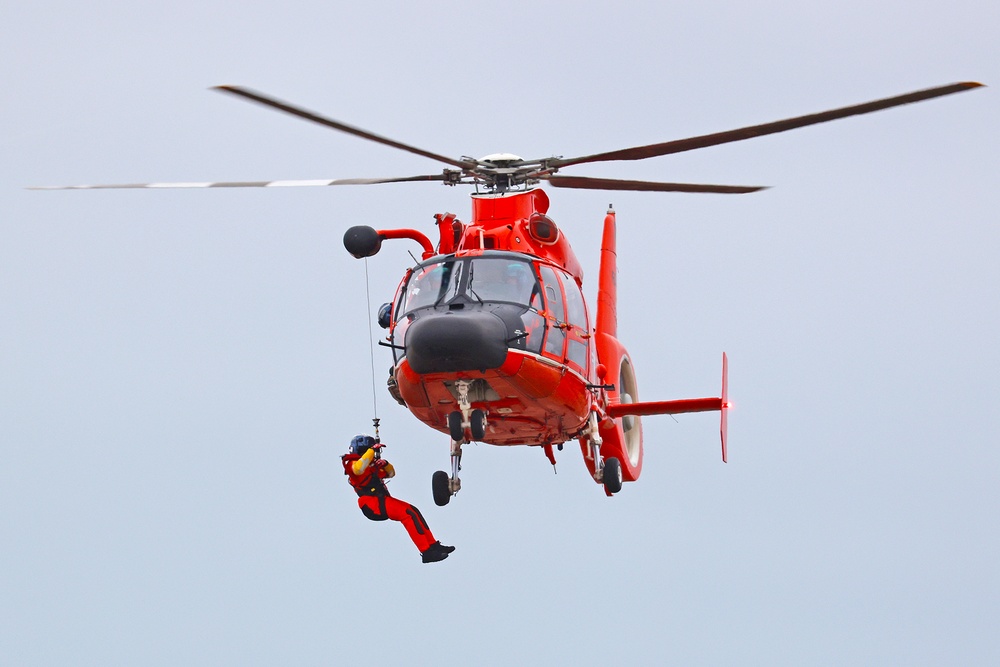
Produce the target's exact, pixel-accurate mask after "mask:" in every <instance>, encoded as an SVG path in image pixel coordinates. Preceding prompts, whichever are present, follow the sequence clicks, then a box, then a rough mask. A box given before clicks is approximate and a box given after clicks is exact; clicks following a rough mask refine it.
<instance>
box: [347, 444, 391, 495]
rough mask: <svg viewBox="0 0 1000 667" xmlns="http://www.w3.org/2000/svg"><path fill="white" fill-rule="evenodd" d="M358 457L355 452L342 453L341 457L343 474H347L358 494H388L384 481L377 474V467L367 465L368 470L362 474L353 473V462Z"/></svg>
mask: <svg viewBox="0 0 1000 667" xmlns="http://www.w3.org/2000/svg"><path fill="white" fill-rule="evenodd" d="M360 458H361V457H360V456H359V455H357V454H344V455H343V456H342V457H341V462H342V463H343V464H344V474H345V475H347V480H348V481H349V482H350V483H351V486H353V487H354V490H355V491H356V492H357V494H358V496H360V497H364V496H375V497H376V498H378V497H383V496H388V495H389V489H387V488H385V482H383V481H382V477H381V476H380V475H379V468H376V467H375V466H368V470H366V471H365V472H364V474H362V475H355V474H354V471H353V470H351V467H352V466H353V465H354V462H355V461H357V460H358V459H360Z"/></svg>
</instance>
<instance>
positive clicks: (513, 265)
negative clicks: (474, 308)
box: [401, 257, 542, 313]
mask: <svg viewBox="0 0 1000 667" xmlns="http://www.w3.org/2000/svg"><path fill="white" fill-rule="evenodd" d="M460 295H463V296H465V297H466V298H467V299H469V300H470V301H473V302H479V303H483V302H502V303H514V304H518V305H521V306H523V307H525V308H534V309H536V310H541V307H542V305H541V288H540V287H539V285H538V279H537V278H536V277H535V271H534V269H533V267H532V265H531V262H530V261H528V260H526V259H518V258H514V257H476V258H468V257H467V258H461V259H454V258H453V259H448V260H445V261H443V262H437V263H435V264H428V265H426V266H423V267H420V268H419V269H417V270H416V271H414V272H413V275H412V276H411V277H410V280H409V282H408V283H407V285H406V292H405V300H404V302H403V304H402V309H401V311H402V312H403V313H410V312H413V311H414V310H417V309H419V308H427V307H431V306H437V305H441V304H447V303H450V302H451V301H452V300H453V299H454V298H455V297H457V296H460Z"/></svg>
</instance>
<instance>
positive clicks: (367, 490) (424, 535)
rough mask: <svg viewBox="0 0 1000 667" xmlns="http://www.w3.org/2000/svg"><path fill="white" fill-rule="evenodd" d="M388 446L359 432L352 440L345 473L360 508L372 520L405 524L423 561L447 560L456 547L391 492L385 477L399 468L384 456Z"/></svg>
mask: <svg viewBox="0 0 1000 667" xmlns="http://www.w3.org/2000/svg"><path fill="white" fill-rule="evenodd" d="M384 446H385V445H383V444H382V443H381V442H380V441H379V440H378V439H376V438H373V437H372V436H370V435H365V434H361V435H356V436H354V438H353V439H351V446H350V451H349V452H348V453H347V454H344V455H343V456H342V457H341V462H342V463H343V465H344V474H345V475H347V480H348V481H349V482H350V483H351V486H352V487H354V490H355V491H356V492H357V494H358V507H360V508H361V512H362V514H364V515H365V516H366V517H368V518H369V519H371V520H372V521H385V520H386V519H392V520H393V521H399V522H400V523H402V524H403V526H404V527H405V528H406V532H407V533H408V534H409V535H410V539H411V540H413V544H415V545H416V547H417V549H418V550H419V551H420V558H421V560H422V561H423V562H425V563H434V562H436V561H439V560H444V559H445V558H447V557H448V554H450V553H451V552H452V551H454V550H455V547H449V546H445V545H443V544H441V543H440V542H439V541H438V540H436V539H434V535H433V534H432V533H431V529H430V528H429V527H428V525H427V522H426V521H425V520H424V517H423V515H422V514H421V513H420V510H418V509H417V508H416V507H414V506H413V505H411V504H409V503H407V502H405V501H402V500H399V499H398V498H393V497H392V496H391V495H389V490H388V489H387V488H386V486H385V480H386V479H389V478H392V477H394V476H395V475H396V471H395V470H394V469H393V467H392V464H391V463H389V462H388V461H386V460H385V459H383V458H382V456H381V450H382V448H383V447H384Z"/></svg>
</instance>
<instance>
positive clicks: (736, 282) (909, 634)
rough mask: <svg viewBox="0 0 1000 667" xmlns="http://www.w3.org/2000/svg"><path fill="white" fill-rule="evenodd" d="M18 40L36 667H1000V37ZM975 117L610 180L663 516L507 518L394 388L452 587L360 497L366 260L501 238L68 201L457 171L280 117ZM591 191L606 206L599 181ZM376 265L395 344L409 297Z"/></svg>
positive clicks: (430, 187)
mask: <svg viewBox="0 0 1000 667" xmlns="http://www.w3.org/2000/svg"><path fill="white" fill-rule="evenodd" d="M874 5H875V6H873V3H871V2H843V3H825V4H824V3H821V4H820V5H819V6H817V4H816V3H792V2H780V1H779V2H767V3H759V4H755V5H754V6H752V7H751V6H749V5H746V4H744V3H727V2H707V3H698V4H697V5H694V4H693V3H673V4H670V5H662V4H661V3H595V4H580V3H569V2H563V3H560V2H536V3H531V4H518V3H508V4H506V5H496V4H494V5H486V4H482V5H480V4H476V3H458V2H441V3H434V4H433V5H428V6H418V3H368V4H367V5H364V6H362V4H361V3H339V2H325V3H320V2H315V3H303V2H290V3H283V4H281V3H277V4H276V3H270V4H267V5H254V6H251V7H238V6H236V5H233V4H232V3H222V2H216V1H215V0H209V1H207V2H197V3H194V2H187V1H181V2H174V3H169V4H163V3H156V4H147V3H135V2H131V3H125V2H121V3H119V2H97V3H92V4H87V5H84V4H80V3H69V2H64V3H60V2H44V1H43V2H38V3H32V4H28V3H20V4H16V3H6V4H5V5H3V6H2V7H0V31H2V37H3V39H2V44H3V45H4V49H3V54H4V57H3V58H2V59H0V127H2V128H3V132H2V133H0V233H2V242H0V308H2V311H0V312H2V313H3V318H2V319H0V662H3V663H4V664H14V665H55V664H77V665H89V664H94V665H97V664H101V665H106V664H153V665H158V664H163V665H177V664H240V665H254V664H260V665H273V664H347V663H348V662H357V661H360V660H364V659H368V658H370V657H372V656H377V658H378V659H379V660H380V662H382V663H384V664H390V665H395V664H441V662H442V661H444V660H448V661H450V662H454V663H456V664H512V663H519V664H581V665H590V664H615V663H618V662H620V661H621V660H622V659H623V658H629V659H631V660H632V661H633V662H634V663H635V664H663V663H666V662H672V663H675V664H848V663H851V664H858V663H860V664H942V663H945V662H948V663H958V664H986V663H991V662H996V661H997V660H998V659H1000V640H998V639H997V635H996V627H997V622H998V621H1000V579H998V575H997V571H996V563H997V561H998V558H1000V543H998V537H997V530H996V525H997V510H998V498H997V491H996V488H997V479H998V473H1000V453H998V449H997V447H996V444H997V438H996V436H995V429H996V416H997V409H996V402H997V391H996V378H997V377H998V374H1000V353H998V350H997V345H996V343H997V340H998V338H1000V312H998V305H997V304H998V291H1000V287H998V286H1000V268H998V264H997V255H998V249H1000V248H998V242H1000V231H998V226H997V217H998V216H997V211H998V203H1000V201H998V200H1000V187H998V186H1000V178H998V175H1000V158H998V155H1000V150H998V149H1000V130H998V129H997V128H998V124H997V120H998V118H1000V113H998V103H997V93H996V91H997V89H998V86H1000V8H998V5H997V4H996V3H991V2H985V1H981V2H974V1H964V0H959V1H957V2H948V3H929V2H918V3H913V2H896V1H892V2H879V3H874ZM961 80H979V81H982V82H983V83H986V84H988V85H991V86H992V87H988V88H984V89H980V90H976V91H972V92H967V93H962V94H959V95H955V96H951V97H947V98H944V99H940V100H932V101H929V102H924V103H921V104H918V105H913V106H908V107H904V108H901V109H895V110H889V111H884V112H880V113H877V114H874V115H871V116H866V117H862V118H855V119H847V120H842V121H837V122H834V123H830V124H827V125H823V126H817V127H814V128H807V129H802V130H797V131H794V132H791V133H787V134H784V135H777V136H773V137H765V138H760V139H755V140H750V141H746V142H742V143H740V144H734V145H730V146H721V147H716V148H711V149H706V150H702V151H697V152H694V153H690V154H683V155H676V156H668V157H663V158H656V159H652V160H647V161H644V162H637V163H620V164H616V163H608V164H598V165H584V166H580V167H578V168H574V169H573V170H572V173H573V174H580V175H590V176H606V177H612V178H640V179H649V180H677V181H691V182H710V183H733V184H761V185H771V186H774V188H773V189H771V190H767V191H765V192H762V193H758V194H753V195H744V196H711V195H666V194H646V193H601V192H575V191H567V190H550V191H549V195H550V197H551V199H552V208H551V210H550V213H551V215H552V217H553V218H554V219H555V220H556V221H557V222H558V223H559V224H560V225H561V226H562V228H563V230H564V231H566V233H568V234H569V236H570V238H571V240H572V241H573V244H574V248H575V250H576V253H577V255H578V256H579V257H580V259H581V261H582V262H583V264H584V269H585V272H586V273H587V277H588V280H586V281H585V291H586V292H587V294H588V296H589V297H590V298H592V297H593V291H594V281H593V278H594V276H595V275H596V269H597V259H598V258H597V254H598V253H597V249H598V246H599V240H600V222H601V220H602V217H603V214H604V210H605V208H606V206H607V204H608V203H609V202H613V203H614V205H615V208H616V210H617V211H618V220H619V256H620V258H619V262H620V270H621V273H620V281H619V284H620V287H621V289H622V291H623V293H622V294H621V303H620V308H619V313H620V327H619V328H620V334H621V337H622V339H623V340H624V342H625V344H626V345H627V346H628V348H629V350H630V352H631V354H632V357H633V359H634V361H635V362H636V364H637V374H638V381H639V387H640V394H641V396H642V398H643V399H645V400H654V399H670V398H682V397H689V396H690V397H694V396H709V395H716V392H717V391H718V382H719V372H720V357H721V352H722V351H723V350H725V351H727V352H728V353H729V357H730V383H731V384H730V391H731V397H732V400H733V402H734V403H735V409H734V410H733V412H732V413H731V418H730V433H729V435H730V445H729V454H730V463H729V464H727V465H723V464H722V462H721V461H720V456H719V446H718V439H717V435H716V432H717V418H716V416H714V415H691V416H685V417H679V418H678V421H677V422H674V421H673V420H671V419H670V418H669V417H660V418H646V419H644V420H643V426H644V432H645V441H646V462H645V466H644V469H643V475H642V479H641V480H640V481H639V482H638V483H636V484H631V485H626V487H625V489H624V490H623V492H622V493H621V494H620V495H619V496H617V497H615V498H613V499H608V498H606V497H605V496H604V494H603V492H602V490H601V488H600V487H599V486H597V485H596V484H594V483H593V482H592V481H591V480H590V479H589V478H588V476H587V474H586V471H585V469H584V466H583V464H582V462H581V460H580V454H579V447H578V446H577V445H575V444H569V445H567V447H566V450H565V451H563V452H561V453H560V454H559V456H558V459H559V466H558V475H553V474H552V470H551V467H550V466H549V465H548V463H547V461H546V460H545V457H544V456H543V455H542V453H541V452H540V451H537V450H535V449H527V448H514V449H500V448H493V447H488V446H485V445H480V446H472V447H468V448H467V451H466V455H465V458H464V461H463V463H464V469H463V490H462V492H461V493H460V494H459V495H458V496H457V497H456V498H455V499H454V500H453V501H452V503H451V504H450V505H449V506H448V507H446V508H437V507H435V506H434V505H433V502H432V500H431V494H430V476H431V473H432V472H433V471H434V470H437V469H442V468H445V467H446V465H447V463H448V458H447V442H446V436H444V435H441V434H437V433H435V432H431V431H429V430H428V429H426V428H424V427H423V426H422V425H421V424H420V423H419V422H417V420H416V419H414V418H413V417H412V416H410V415H409V413H407V412H406V411H405V410H403V409H402V408H399V407H397V406H396V405H395V404H394V403H392V401H391V400H390V399H389V396H388V394H387V393H386V392H385V391H384V389H383V388H382V382H383V374H384V372H385V368H387V367H388V365H389V356H388V355H387V354H386V353H385V351H384V350H377V351H376V355H377V357H376V363H375V365H376V369H377V372H378V382H379V388H378V393H377V397H378V407H379V415H380V417H381V418H382V422H383V429H382V435H383V437H384V439H385V441H386V442H387V443H388V444H389V448H388V449H387V450H386V455H387V456H388V457H389V458H390V459H391V460H392V461H393V463H394V465H395V466H396V469H397V471H398V473H399V474H398V477H397V479H396V480H394V481H393V482H392V486H391V490H392V492H393V493H394V494H395V495H398V496H400V497H402V498H404V499H406V500H409V501H412V502H413V503H415V504H416V505H417V506H419V507H420V508H421V509H422V510H423V512H424V514H425V516H426V518H427V520H428V522H429V524H430V525H431V527H432V528H433V529H434V531H435V533H436V534H437V535H438V536H439V537H440V538H441V539H442V540H443V541H445V542H447V543H451V544H455V545H456V546H457V547H458V551H456V552H455V554H454V555H453V557H452V558H450V559H448V560H447V561H445V562H444V563H440V564H436V565H422V564H421V563H420V560H419V556H418V555H417V554H416V552H415V550H414V549H413V547H412V545H411V544H410V543H409V541H408V540H407V538H406V535H405V533H404V531H403V530H402V528H400V527H399V526H397V525H385V524H374V523H371V522H369V521H367V520H366V519H364V517H363V516H362V515H361V514H360V512H358V510H357V507H356V502H355V498H354V495H353V493H352V492H351V490H350V488H349V487H348V486H347V484H346V482H345V480H344V479H343V476H342V474H341V473H340V472H339V455H340V454H341V453H342V452H343V451H344V449H345V448H346V445H347V442H348V440H349V438H350V437H351V436H352V435H353V434H354V433H356V432H359V431H365V430H368V429H369V428H370V419H371V412H372V395H371V377H370V372H369V356H368V354H369V348H368V340H367V337H368V325H367V322H366V317H367V316H368V315H367V313H366V311H365V296H364V290H363V284H364V264H363V263H361V262H358V261H355V260H353V259H351V258H350V257H349V256H348V255H347V254H346V252H344V250H343V247H342V245H341V236H342V234H343V231H344V230H345V229H346V228H347V227H348V226H350V225H353V224H371V225H373V226H385V227H388V226H414V227H418V228H422V229H424V230H425V231H428V232H429V231H431V230H432V229H433V219H432V215H433V214H434V213H438V212H444V211H453V212H456V213H458V214H459V216H460V217H461V218H463V219H467V218H468V214H469V203H468V196H467V195H468V192H467V191H465V190H461V189H453V188H443V187H441V186H440V185H436V184H403V185H385V186H359V187H353V188H352V187H341V188H325V189H324V188H282V189H279V190H239V191H232V190H211V191H202V190H193V191H100V192H29V191H25V190H23V189H22V188H23V186H27V185H46V184H72V183H115V182H140V181H211V180H244V179H245V180H266V179H318V178H347V177H373V176H402V175H408V174H419V173H431V172H433V171H436V170H438V169H439V168H440V165H438V164H436V163H434V162H432V161H430V160H427V159H424V158H421V157H418V156H414V155H409V154H407V153H403V152H400V151H395V150H392V149H390V148H387V147H382V146H378V145H376V144H372V143H368V142H364V141H361V140H359V139H357V138H354V137H350V136H347V135H342V134H339V133H337V132H334V131H331V130H327V129H324V128H321V127H318V126H313V125H311V124H309V123H306V122H304V121H301V120H299V119H296V118H292V117H290V116H285V115H283V114H280V113H278V112H275V111H271V110H268V109H264V108H261V107H258V106H255V105H252V104H249V103H246V102H243V101H240V100H237V99H233V98H229V97H227V96H223V95H220V94H218V93H215V92H211V91H209V90H208V88H209V87H210V86H212V85H217V84H240V85H246V86H250V87H253V88H257V89H259V90H262V91H266V92H268V93H270V94H272V95H275V96H277V97H280V98H283V99H287V100H290V101H292V102H295V103H297V104H301V105H303V106H305V107H307V108H310V109H314V110H316V111H319V112H321V113H324V114H326V115H328V116H330V117H332V118H336V119H338V120H342V121H344V122H347V123H350V124H354V125H358V126H360V127H363V128H365V129H369V130H372V131H374V132H377V133H380V134H383V135H386V136H389V137H392V138H394V139H399V140H401V141H405V142H409V143H412V144H414V145H417V146H420V147H422V148H426V149H428V150H431V151H435V152H439V153H443V154H446V155H454V156H460V155H473V156H481V155H485V154H488V153H495V152H513V153H517V154H519V155H522V156H525V157H541V156H545V155H549V154H559V155H566V156H572V155H582V154H588V153H594V152H599V151H605V150H613V149H616V148H623V147H627V146H634V145H638V144H644V143H652V142H656V141H666V140H669V139H675V138H681V137H686V136H691V135H696V134H702V133H706V132H713V131H719V130H726V129H732V128H735V127H740V126H742V125H747V124H751V123H759V122H766V121H771V120H777V119H780V118H785V117H788V116H793V115H798V114H804V113H810V112H814V111H821V110H824V109H828V108H833V107H838V106H843V105H847V104H853V103H859V102H864V101H868V100H872V99H876V98H879V97H885V96H889V95H895V94H901V93H905V92H909V91H912V90H919V89H921V88H927V87H931V86H935V85H940V84H946V83H950V82H953V81H961ZM566 173H570V170H569V169H567V171H566ZM408 249H412V250H414V251H416V247H415V246H413V247H411V246H410V245H409V244H407V243H405V242H395V243H387V244H386V245H385V246H384V248H383V251H382V253H381V254H380V255H378V256H377V257H375V258H373V259H372V260H370V261H369V265H368V266H369V271H370V273H371V286H372V292H373V304H372V305H373V308H374V307H377V306H378V304H379V303H381V301H382V300H384V298H383V297H385V298H386V299H387V298H388V296H387V295H389V294H391V292H392V291H393V290H394V288H395V286H396V282H397V281H398V279H399V277H400V276H401V275H402V271H403V269H404V267H405V266H406V265H407V264H408V263H409V262H410V260H409V257H408V255H407V252H406V251H407V250H408Z"/></svg>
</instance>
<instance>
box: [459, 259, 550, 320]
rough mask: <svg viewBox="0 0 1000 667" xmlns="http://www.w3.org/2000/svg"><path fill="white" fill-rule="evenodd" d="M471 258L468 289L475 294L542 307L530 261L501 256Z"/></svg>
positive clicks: (481, 297)
mask: <svg viewBox="0 0 1000 667" xmlns="http://www.w3.org/2000/svg"><path fill="white" fill-rule="evenodd" d="M471 261H472V265H471V267H470V268H469V292H470V293H471V294H472V296H474V297H476V298H477V299H479V300H481V301H506V302H508V303H516V304H519V305H522V306H530V307H535V308H538V307H539V303H537V302H538V299H539V297H538V295H539V287H538V280H537V279H536V278H535V272H534V271H532V269H531V264H529V263H528V262H524V261H521V260H512V259H507V258H501V257H480V258H477V259H473V260H471ZM533 300H534V302H533Z"/></svg>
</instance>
